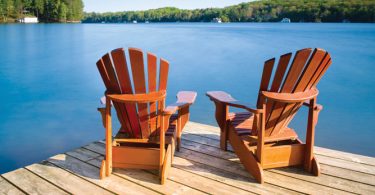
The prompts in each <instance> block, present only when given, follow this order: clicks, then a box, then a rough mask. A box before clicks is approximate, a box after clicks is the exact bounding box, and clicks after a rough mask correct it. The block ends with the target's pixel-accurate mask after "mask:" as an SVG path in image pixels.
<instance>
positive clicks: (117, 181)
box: [48, 154, 156, 194]
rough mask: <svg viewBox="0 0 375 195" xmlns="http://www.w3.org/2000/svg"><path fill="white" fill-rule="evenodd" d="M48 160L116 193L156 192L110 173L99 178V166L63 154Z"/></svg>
mask: <svg viewBox="0 0 375 195" xmlns="http://www.w3.org/2000/svg"><path fill="white" fill-rule="evenodd" d="M48 162H50V163H52V164H54V165H56V166H58V167H60V168H63V169H65V170H67V171H69V172H71V173H73V174H75V175H77V176H79V177H82V178H84V179H86V180H88V181H90V182H92V183H95V184H97V185H99V186H101V187H103V188H105V189H108V190H110V191H111V192H114V193H118V194H156V192H154V191H152V190H150V189H147V188H144V187H142V186H139V185H137V184H135V183H133V182H130V181H128V180H125V179H122V178H120V177H118V176H116V175H111V176H109V177H106V178H105V179H102V180H101V179H99V168H97V167H95V166H92V165H90V164H87V163H85V162H83V161H81V160H78V159H76V158H74V157H71V156H69V155H65V154H59V155H56V156H53V157H51V158H49V159H48Z"/></svg>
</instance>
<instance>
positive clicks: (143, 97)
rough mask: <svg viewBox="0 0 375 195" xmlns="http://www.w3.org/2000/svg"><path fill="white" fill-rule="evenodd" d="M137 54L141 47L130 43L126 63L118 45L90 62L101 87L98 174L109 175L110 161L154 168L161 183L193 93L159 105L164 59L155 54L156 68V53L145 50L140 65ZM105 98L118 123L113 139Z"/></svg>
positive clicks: (112, 164) (165, 73)
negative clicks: (102, 151)
mask: <svg viewBox="0 0 375 195" xmlns="http://www.w3.org/2000/svg"><path fill="white" fill-rule="evenodd" d="M143 56H144V55H143V52H142V51H141V50H139V49H135V48H130V49H129V57H130V67H129V68H128V65H127V62H126V56H125V53H124V50H123V49H122V48H119V49H115V50H113V51H112V52H110V53H108V54H105V55H104V56H103V57H102V58H101V59H99V61H98V62H97V63H96V65H97V67H98V69H99V72H100V75H101V77H102V79H103V81H104V84H105V86H106V88H107V90H106V92H105V97H104V98H102V101H103V102H105V108H98V110H99V111H100V113H101V114H102V119H103V125H104V127H105V129H106V157H105V160H103V161H102V165H101V168H100V178H104V177H105V176H109V175H110V174H111V172H112V168H116V167H117V168H137V169H159V173H160V177H161V183H162V184H163V183H164V181H165V179H166V177H167V172H168V169H169V167H170V166H171V160H172V158H173V154H174V148H175V141H176V139H177V142H178V143H177V144H178V145H179V140H180V136H181V131H182V129H183V127H184V125H185V124H186V122H187V121H188V120H189V106H190V105H191V104H192V103H193V102H194V101H195V97H196V93H195V92H189V91H182V92H179V93H178V94H177V102H176V103H175V104H172V105H170V106H168V107H165V106H164V104H165V98H166V89H167V79H168V69H169V63H168V62H167V61H166V60H164V59H160V65H159V69H158V64H157V57H156V56H155V55H154V54H151V53H147V67H146V68H145V65H144V59H143ZM129 69H131V73H130V72H129ZM146 70H147V72H146ZM158 70H159V74H157V72H158ZM146 73H147V74H146ZM146 75H147V80H146ZM131 80H133V84H132V83H131ZM146 82H148V83H147V87H148V90H146ZM133 86H134V88H133ZM111 103H113V106H114V107H115V109H116V112H117V118H118V120H119V122H120V124H121V128H120V130H119V132H118V133H117V134H116V136H115V137H114V139H113V141H112V122H111V106H112V104H111ZM175 112H177V114H175Z"/></svg>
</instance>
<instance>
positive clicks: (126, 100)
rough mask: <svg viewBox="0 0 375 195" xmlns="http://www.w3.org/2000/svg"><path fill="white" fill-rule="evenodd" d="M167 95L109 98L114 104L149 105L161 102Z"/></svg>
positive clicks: (113, 95) (144, 94) (111, 96)
mask: <svg viewBox="0 0 375 195" xmlns="http://www.w3.org/2000/svg"><path fill="white" fill-rule="evenodd" d="M166 94H167V93H166V92H165V91H157V92H150V93H140V94H108V95H107V98H109V99H110V100H112V101H114V102H121V103H148V102H156V101H160V100H162V99H164V98H165V96H166Z"/></svg>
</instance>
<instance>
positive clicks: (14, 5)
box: [0, 0, 83, 23]
mask: <svg viewBox="0 0 375 195" xmlns="http://www.w3.org/2000/svg"><path fill="white" fill-rule="evenodd" d="M25 16H36V17H38V19H39V21H41V22H79V21H81V19H82V18H83V2H82V0H0V23H7V22H16V20H17V19H19V18H22V17H25Z"/></svg>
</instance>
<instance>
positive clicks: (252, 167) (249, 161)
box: [228, 128, 264, 184]
mask: <svg viewBox="0 0 375 195" xmlns="http://www.w3.org/2000/svg"><path fill="white" fill-rule="evenodd" d="M228 137H229V141H230V144H231V145H232V147H233V149H234V152H235V153H236V155H237V156H238V158H239V159H240V161H241V163H242V165H243V166H244V167H245V169H246V170H247V171H248V172H249V173H250V174H251V175H252V176H253V177H254V178H255V179H256V180H257V181H258V182H259V183H261V184H262V183H263V182H264V176H263V168H262V166H261V165H260V163H259V162H258V160H257V158H256V156H255V154H254V153H253V152H252V151H250V150H249V149H248V148H247V147H246V145H245V143H244V142H243V141H242V139H241V138H240V137H239V136H237V134H236V133H235V132H234V130H233V129H232V128H230V129H229V134H228Z"/></svg>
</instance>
